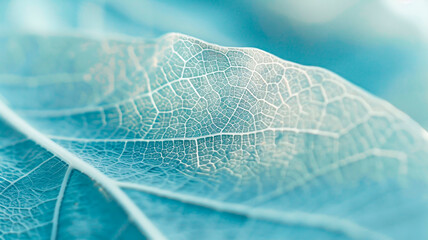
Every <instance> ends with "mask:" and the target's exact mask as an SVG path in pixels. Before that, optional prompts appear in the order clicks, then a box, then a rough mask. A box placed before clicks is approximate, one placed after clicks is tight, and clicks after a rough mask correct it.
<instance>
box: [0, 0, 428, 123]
mask: <svg viewBox="0 0 428 240" xmlns="http://www.w3.org/2000/svg"><path fill="white" fill-rule="evenodd" d="M312 5H313V6H312ZM394 7H395V9H394ZM397 9H398V11H394V10H397ZM426 12H428V5H427V4H426V3H425V4H424V1H423V0H414V1H381V0H376V1H356V0H351V1H346V2H343V1H338V0H329V1H328V2H326V3H324V4H322V5H320V6H318V1H313V0H304V1H297V2H296V1H275V0H273V1H260V0H252V1H242V0H239V1H226V0H216V1H195V0H184V1H182V0H180V1H176V0H162V1H153V0H144V1H134V0H121V1H116V0H91V1H81V0H79V1H60V2H58V1H52V0H34V1H29V0H8V1H2V3H0V30H2V29H3V31H24V32H25V31H31V32H37V33H41V34H44V33H54V34H63V33H64V32H69V31H73V32H74V31H77V32H84V33H86V34H98V35H103V34H112V33H114V34H116V33H118V34H125V35H131V36H137V37H144V38H156V37H159V36H161V35H163V34H166V33H169V32H180V33H184V34H187V35H190V36H194V37H197V38H199V39H203V40H206V41H209V42H211V43H216V44H220V45H223V46H235V47H256V48H260V49H262V50H265V51H267V52H269V53H272V54H274V55H276V56H279V57H280V58H282V59H286V60H288V61H292V62H296V63H300V64H304V65H312V66H319V67H323V68H326V69H328V70H330V71H333V72H335V73H337V74H339V75H340V76H342V77H344V78H345V79H347V80H348V81H350V82H352V83H354V84H356V85H357V86H360V87H362V88H363V89H365V90H367V91H369V92H370V93H372V94H374V95H377V96H379V97H381V98H383V99H386V100H387V101H388V102H390V103H392V104H393V105H394V106H396V107H397V108H398V109H400V110H402V111H404V112H405V113H407V114H408V115H409V116H411V117H412V118H413V119H414V120H416V121H417V122H418V123H419V124H421V125H422V126H423V127H424V128H425V129H427V128H428V109H427V108H426V107H424V106H428V94H427V92H428V81H427V78H428V70H427V69H428V68H427V67H426V62H428V32H427V31H426V29H428V26H427V24H428V18H427V17H426V14H425V13H426ZM415 20H417V21H415ZM2 23H3V24H2Z"/></svg>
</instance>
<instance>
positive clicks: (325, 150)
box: [0, 34, 428, 239]
mask: <svg viewBox="0 0 428 240" xmlns="http://www.w3.org/2000/svg"><path fill="white" fill-rule="evenodd" d="M0 42H1V43H2V44H3V46H4V47H1V48H0V53H1V54H3V56H6V58H7V59H8V60H7V61H6V62H3V61H1V62H0V94H1V95H2V96H3V97H4V99H6V101H7V103H8V106H7V105H6V104H3V103H2V104H0V115H1V116H2V118H3V120H2V122H0V130H1V134H0V159H1V164H0V173H1V180H0V209H1V211H0V236H1V237H2V238H3V239H12V238H19V239H24V238H32V239H34V238H39V239H46V238H51V239H56V238H59V239H69V238H70V239H74V238H82V237H85V238H86V237H92V238H95V239H103V238H104V239H105V238H117V239H120V238H124V239H131V238H136V239H138V238H143V239H144V238H150V239H151V238H153V239H163V238H171V239H193V238H200V237H203V238H207V239H208V238H213V239H219V238H220V239H265V238H269V239H302V238H303V239H307V238H313V237H314V236H316V238H317V239H344V238H345V239H347V238H351V239H390V238H397V239H401V238H404V237H409V236H412V237H413V238H414V239H423V238H424V236H425V237H426V236H428V232H427V230H426V229H425V228H424V224H426V223H427V221H428V218H427V217H426V216H428V202H427V198H426V194H427V189H428V188H427V183H428V182H427V180H428V177H427V174H426V173H427V170H428V164H427V161H426V159H427V156H428V147H427V146H428V137H427V133H426V131H425V130H424V129H422V128H421V127H420V126H418V125H417V124H416V123H415V122H414V121H413V120H411V119H409V118H408V117H407V116H406V115H404V114H403V113H401V112H400V111H399V110H397V109H395V108H394V107H392V106H391V105H389V104H388V103H386V102H384V101H382V100H380V99H377V98H375V97H373V96H371V95H369V94H368V93H366V92H364V91H363V90H360V89H358V88H357V87H355V86H353V85H351V84H350V83H348V82H346V81H345V80H343V79H341V78H340V77H339V76H337V75H335V74H333V73H331V72H329V71H327V70H324V69H321V68H317V67H307V66H302V65H299V64H295V63H291V62H287V61H284V60H281V59H278V58H276V57H275V56H272V55H270V54H268V53H266V52H263V51H261V50H257V49H246V48H225V47H220V46H216V45H212V44H208V43H205V42H203V41H200V40H197V39H194V38H191V37H188V36H184V35H180V34H168V35H166V36H164V37H162V38H159V39H157V40H153V41H146V40H141V39H119V40H117V39H112V40H108V41H99V40H94V39H86V38H80V37H35V36H19V37H8V38H6V39H1V40H0ZM29 52H30V53H31V54H26V53H29ZM11 109H13V111H12V110H11ZM397 226H398V227H397Z"/></svg>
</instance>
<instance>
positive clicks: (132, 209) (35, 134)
mask: <svg viewBox="0 0 428 240" xmlns="http://www.w3.org/2000/svg"><path fill="white" fill-rule="evenodd" d="M0 116H1V117H2V118H3V119H4V120H5V121H6V122H8V124H10V126H12V127H13V128H15V129H16V130H17V131H19V132H21V133H22V134H24V135H25V136H26V137H28V138H29V139H31V140H32V141H34V142H36V143H38V144H39V145H40V146H42V147H43V148H45V149H46V150H48V151H50V152H51V153H53V154H54V155H55V156H57V157H59V158H60V159H61V160H63V161H64V162H66V163H67V164H69V166H70V167H71V168H74V169H76V170H78V171H80V172H82V173H84V174H86V175H87V176H88V177H90V178H91V179H93V180H95V181H96V182H98V183H99V184H100V185H101V186H102V187H103V188H104V189H106V190H107V191H108V192H109V193H110V194H111V196H112V197H113V198H115V199H116V200H117V202H118V203H119V205H120V206H121V207H122V208H123V209H124V210H125V211H126V212H127V214H128V215H129V217H130V218H131V220H133V221H134V222H135V224H136V226H137V227H138V228H139V230H140V231H141V232H142V233H144V234H145V235H146V236H147V237H148V238H150V239H166V238H165V237H164V236H163V234H162V233H161V232H160V231H159V230H158V229H157V227H156V226H155V225H154V224H153V223H152V222H151V221H150V219H149V218H148V217H147V216H146V215H145V214H144V213H143V212H142V211H141V209H140V208H138V207H137V205H136V204H135V203H134V202H133V201H132V200H131V199H130V198H129V197H128V195H126V194H125V193H124V192H123V191H122V189H120V187H119V186H117V184H115V182H114V181H112V180H111V179H110V178H108V177H107V176H106V175H104V174H103V173H102V172H100V171H99V170H98V169H96V168H94V167H93V166H91V165H90V164H88V163H87V162H85V161H83V160H82V159H80V158H78V157H77V156H75V155H74V154H72V153H71V152H69V151H68V150H66V149H65V148H63V147H62V146H60V145H58V144H57V143H55V142H54V141H52V140H51V139H49V138H48V137H46V136H45V135H43V134H42V133H41V132H39V131H37V130H36V129H35V128H33V127H32V126H30V125H29V124H28V123H27V122H26V121H25V120H24V119H22V118H21V117H20V116H18V115H17V114H16V113H15V112H14V111H12V109H10V108H9V107H8V106H7V105H6V104H5V103H3V102H2V101H0Z"/></svg>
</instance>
